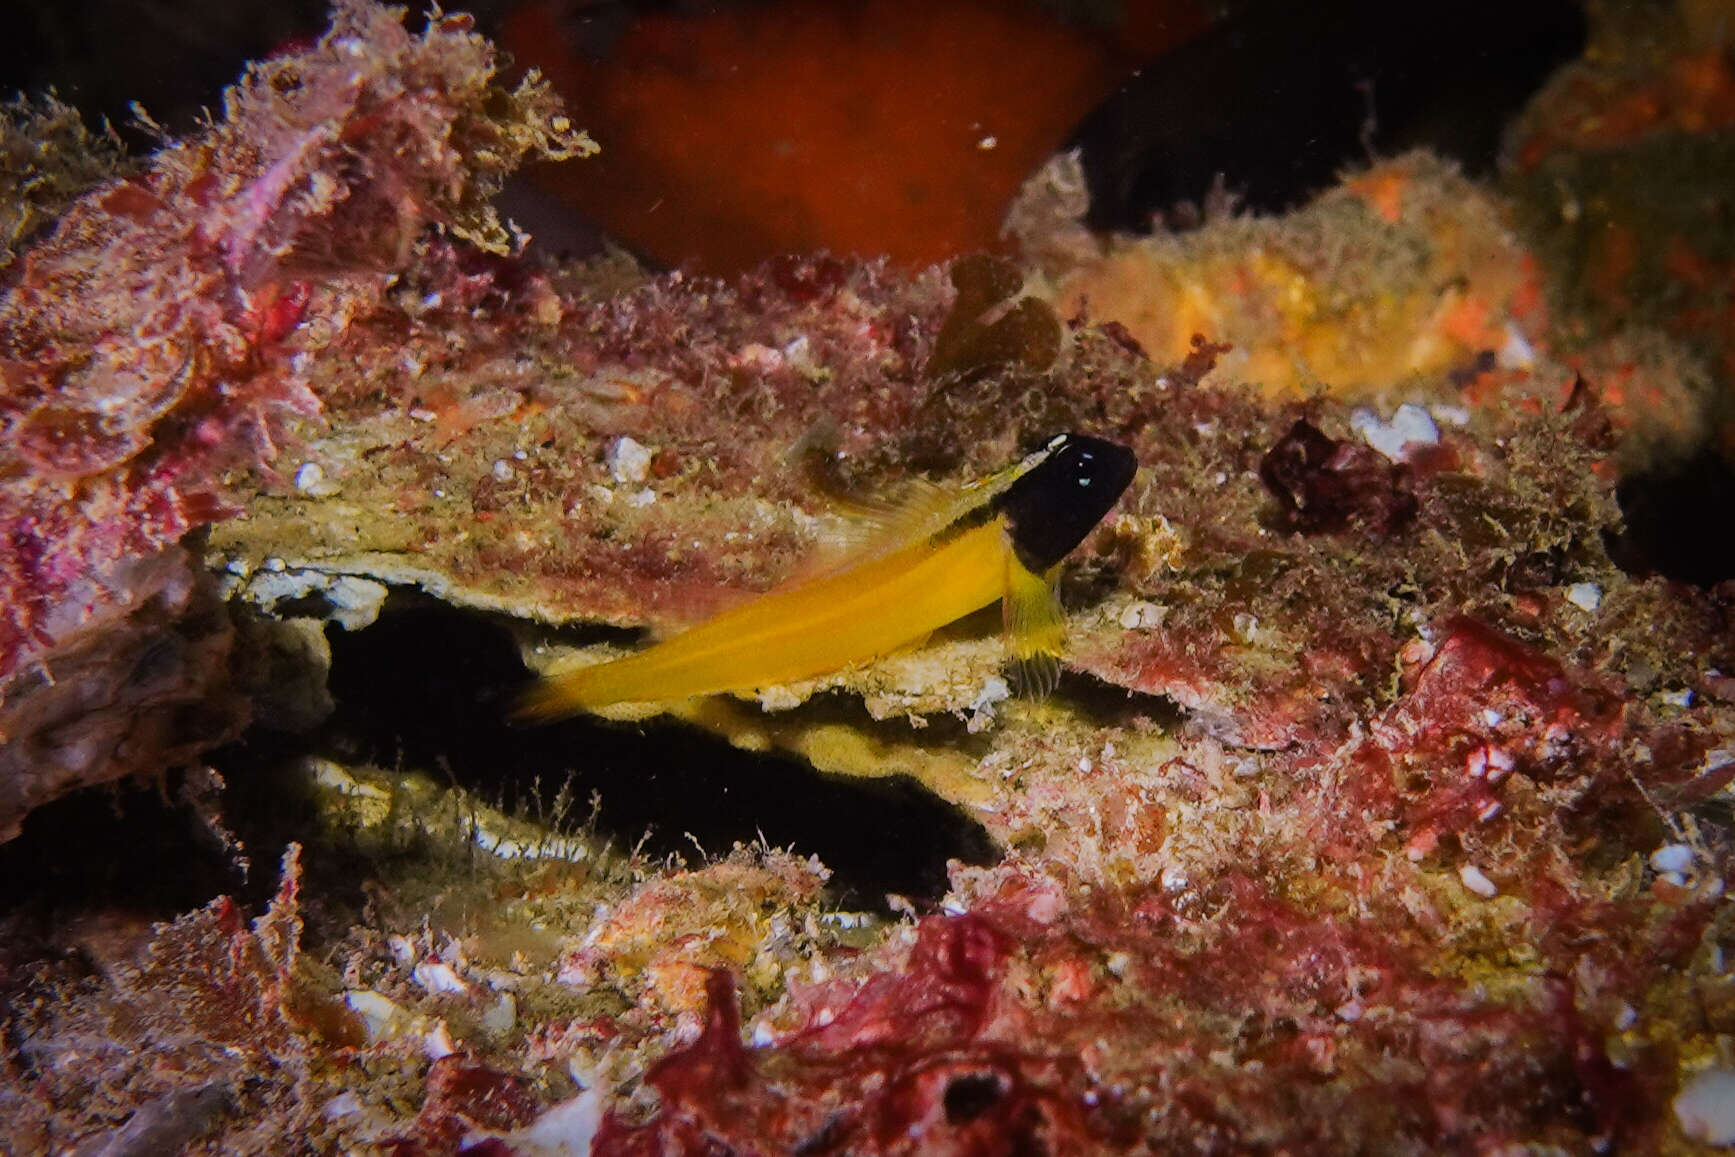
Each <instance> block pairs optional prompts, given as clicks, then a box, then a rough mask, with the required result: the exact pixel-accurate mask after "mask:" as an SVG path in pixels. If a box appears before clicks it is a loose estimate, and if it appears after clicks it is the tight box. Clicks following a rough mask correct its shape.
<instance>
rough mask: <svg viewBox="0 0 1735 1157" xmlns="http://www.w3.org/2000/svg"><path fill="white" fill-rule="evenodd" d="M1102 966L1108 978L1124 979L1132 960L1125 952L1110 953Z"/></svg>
mask: <svg viewBox="0 0 1735 1157" xmlns="http://www.w3.org/2000/svg"><path fill="white" fill-rule="evenodd" d="M1102 966H1103V967H1104V968H1106V969H1108V971H1109V975H1110V976H1117V977H1124V976H1125V975H1126V974H1127V969H1129V968H1131V967H1132V966H1133V958H1132V956H1131V955H1129V954H1128V953H1125V952H1111V953H1109V956H1108V959H1107V960H1105V961H1103V963H1102Z"/></svg>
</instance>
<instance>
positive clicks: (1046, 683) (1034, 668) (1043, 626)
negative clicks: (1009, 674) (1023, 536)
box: [1000, 559, 1066, 699]
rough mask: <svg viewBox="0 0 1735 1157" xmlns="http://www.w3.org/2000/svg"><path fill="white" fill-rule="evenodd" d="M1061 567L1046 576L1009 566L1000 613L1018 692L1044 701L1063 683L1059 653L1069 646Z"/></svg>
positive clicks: (1013, 563)
mask: <svg viewBox="0 0 1735 1157" xmlns="http://www.w3.org/2000/svg"><path fill="white" fill-rule="evenodd" d="M1059 581H1060V567H1059V566H1058V565H1056V566H1053V567H1050V568H1049V570H1048V572H1047V573H1046V574H1040V575H1039V574H1036V573H1034V572H1033V571H1030V570H1028V569H1027V568H1025V567H1024V566H1023V565H1022V564H1020V563H1019V562H1018V561H1017V560H1016V559H1009V560H1008V561H1007V564H1006V594H1005V595H1004V596H1003V597H1002V598H1001V601H1000V610H1001V615H1002V618H1003V620H1004V623H1005V630H1006V648H1007V651H1008V652H1009V653H1010V654H1011V656H1012V659H1013V662H1014V664H1015V667H1014V671H1015V676H1016V680H1017V683H1018V689H1019V690H1020V691H1021V692H1023V693H1024V694H1026V695H1030V696H1032V697H1034V698H1037V699H1041V698H1045V697H1046V696H1047V695H1048V694H1049V693H1050V692H1051V691H1053V690H1054V687H1055V684H1056V683H1058V682H1059V680H1060V652H1061V648H1062V647H1063V646H1064V645H1065V643H1066V620H1065V617H1064V615H1063V614H1062V612H1061V609H1060V594H1059V591H1058V584H1059Z"/></svg>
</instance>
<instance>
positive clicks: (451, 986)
mask: <svg viewBox="0 0 1735 1157" xmlns="http://www.w3.org/2000/svg"><path fill="white" fill-rule="evenodd" d="M411 975H412V976H414V977H415V980H416V983H417V984H419V985H421V986H422V987H423V988H425V989H427V990H428V991H429V992H448V993H453V994H456V995H464V994H466V993H468V992H469V991H470V986H469V985H468V984H465V983H464V979H463V977H461V976H459V975H458V974H457V973H456V972H454V971H452V966H451V965H450V964H447V963H445V962H444V961H441V960H424V961H422V963H420V964H418V965H416V967H415V971H414V972H412V973H411Z"/></svg>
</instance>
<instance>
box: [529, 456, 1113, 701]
mask: <svg viewBox="0 0 1735 1157" xmlns="http://www.w3.org/2000/svg"><path fill="white" fill-rule="evenodd" d="M1137 470H1138V460H1137V458H1136V457H1135V456H1134V454H1133V452H1132V451H1131V450H1129V449H1127V448H1126V447H1125V446H1121V445H1118V444H1116V443H1114V442H1109V441H1105V440H1104V439H1101V438H1096V437H1092V436H1090V435H1087V434H1077V433H1065V434H1058V435H1055V436H1054V437H1053V438H1051V439H1049V441H1048V442H1047V443H1046V444H1045V445H1044V446H1043V447H1042V449H1040V450H1038V451H1037V452H1036V453H1034V454H1031V455H1029V456H1028V457H1026V458H1025V459H1023V460H1022V461H1020V462H1019V463H1018V464H1016V465H1014V466H1012V467H1010V468H1008V469H1006V470H1002V471H1000V472H998V473H996V474H993V475H990V476H989V477H987V478H984V479H979V480H977V481H975V482H972V483H969V484H966V485H964V486H961V487H952V488H947V487H942V486H939V485H936V484H934V483H928V482H922V483H917V484H916V485H915V487H914V493H913V494H912V495H907V496H906V497H905V499H904V501H903V502H901V503H900V504H899V505H898V506H897V507H896V508H895V509H894V510H892V511H889V512H887V514H886V516H885V517H884V518H883V519H881V529H880V532H879V533H877V534H875V535H873V536H872V537H871V538H870V539H868V540H867V541H866V542H864V543H863V544H862V545H861V546H860V547H858V548H857V549H856V550H854V551H852V552H851V553H850V555H849V556H848V557H847V558H846V559H844V560H841V561H840V562H838V563H837V564H835V565H834V566H831V567H828V568H825V569H821V570H818V571H816V572H815V573H811V574H808V575H804V576H802V577H801V578H799V579H795V580H792V581H790V582H787V583H785V584H784V585H782V586H780V587H778V588H776V589H774V590H772V591H770V592H768V593H766V594H764V595H762V596H760V597H759V598H757V599H754V600H752V601H749V602H747V603H744V604H742V605H740V606H738V607H735V608H732V609H730V610H726V611H723V612H722V613H721V614H718V615H716V616H715V617H713V618H711V619H708V620H706V621H705V622H703V623H700V624H698V625H696V626H694V627H692V628H690V629H689V630H687V631H685V632H682V633H681V634H678V635H675V636H673V637H671V638H669V639H667V640H665V641H663V642H661V643H657V644H654V645H652V646H650V647H648V648H646V649H645V650H642V651H639V652H636V653H634V654H631V655H627V656H624V657H622V658H619V659H614V660H611V661H607V662H602V663H593V664H590V665H587V666H579V667H573V668H569V669H565V670H556V671H554V672H551V673H550V674H548V675H546V676H545V677H543V678H542V679H541V680H539V681H538V682H537V683H536V684H535V685H533V686H532V688H531V689H530V690H529V691H528V692H527V693H526V694H525V695H524V696H523V698H522V699H521V700H520V702H519V706H518V712H517V714H518V716H519V717H520V718H522V719H529V720H538V719H541V720H546V719H554V718H559V717H562V716H567V715H574V714H578V713H580V712H596V711H600V710H604V709H607V708H610V707H614V706H617V705H622V704H645V703H665V702H677V701H680V700H685V699H691V698H695V697H699V696H706V695H718V694H724V693H729V692H752V691H756V690H758V689H761V688H764V687H773V686H779V685H782V684H786V683H793V682H797V681H799V680H803V679H813V678H817V677H819V676H822V675H827V674H830V673H831V672H833V671H838V670H842V669H843V668H845V667H849V666H852V665H854V664H857V663H864V662H869V661H871V660H874V659H878V658H882V657H884V656H887V655H891V654H895V653H898V652H900V651H904V650H907V649H909V648H911V647H913V646H919V645H920V644H921V643H922V642H924V641H925V640H926V639H927V637H928V636H929V635H931V634H932V633H933V632H934V631H936V630H938V629H939V628H941V627H944V626H946V625H947V624H948V623H951V622H954V621H956V620H958V619H961V618H963V617H964V616H965V615H968V614H971V613H973V612H975V611H978V610H980V609H982V608H983V607H986V606H989V605H990V604H992V603H994V602H995V601H999V602H1000V604H1001V608H1002V620H1003V623H1004V626H1005V633H1006V638H1007V642H1008V649H1009V651H1010V654H1011V657H1012V658H1013V659H1014V660H1015V661H1016V663H1017V664H1018V668H1019V672H1020V682H1021V683H1022V684H1023V686H1024V687H1025V688H1026V689H1028V690H1031V691H1033V692H1035V693H1037V694H1046V693H1047V692H1048V691H1050V690H1052V688H1053V685H1054V682H1055V679H1056V678H1057V677H1058V674H1059V656H1060V654H1061V650H1062V647H1063V645H1064V642H1065V626H1064V619H1063V615H1062V611H1061V607H1060V600H1059V597H1058V590H1057V586H1058V582H1059V578H1060V572H1061V564H1062V563H1063V562H1064V560H1065V559H1066V557H1067V556H1068V555H1069V554H1071V553H1072V552H1073V550H1074V549H1075V548H1076V547H1077V546H1078V544H1079V543H1081V542H1083V541H1084V539H1085V536H1086V535H1088V534H1089V533H1090V532H1091V530H1092V529H1093V528H1094V527H1095V526H1096V524H1097V523H1098V522H1100V521H1102V519H1103V517H1104V516H1105V515H1107V513H1108V512H1109V510H1110V509H1112V508H1113V506H1114V505H1115V503H1116V502H1118V501H1119V500H1120V496H1121V494H1122V493H1123V492H1124V491H1125V490H1126V488H1127V486H1128V485H1129V484H1130V483H1131V482H1132V479H1133V475H1134V474H1135V473H1136V472H1137Z"/></svg>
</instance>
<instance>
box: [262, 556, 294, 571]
mask: <svg viewBox="0 0 1735 1157" xmlns="http://www.w3.org/2000/svg"><path fill="white" fill-rule="evenodd" d="M259 565H260V566H261V567H262V568H263V569H265V570H268V571H270V572H271V573H272V574H282V573H283V572H284V571H285V570H287V569H288V568H289V564H288V563H286V562H284V561H283V560H282V559H280V558H277V557H275V556H273V557H271V558H268V559H266V560H265V561H264V562H262V563H260V564H259Z"/></svg>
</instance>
